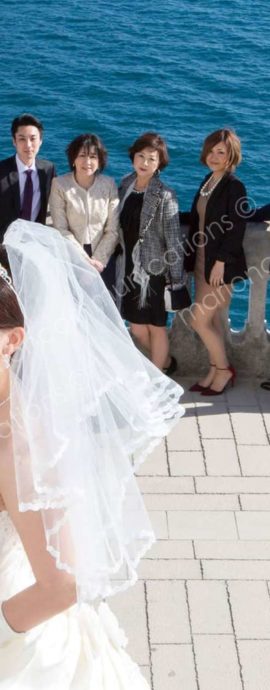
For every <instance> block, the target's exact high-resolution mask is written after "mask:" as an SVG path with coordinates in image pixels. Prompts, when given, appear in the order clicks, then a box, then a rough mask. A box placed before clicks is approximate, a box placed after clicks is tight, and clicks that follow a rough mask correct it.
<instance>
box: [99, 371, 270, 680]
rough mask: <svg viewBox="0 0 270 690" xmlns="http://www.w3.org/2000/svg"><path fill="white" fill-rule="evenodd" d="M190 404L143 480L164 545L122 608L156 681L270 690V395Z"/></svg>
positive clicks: (132, 646)
mask: <svg viewBox="0 0 270 690" xmlns="http://www.w3.org/2000/svg"><path fill="white" fill-rule="evenodd" d="M182 384H183V385H184V387H185V388H187V387H188V385H189V382H188V381H184V382H183V381H182ZM183 402H184V404H185V406H186V416H185V417H184V418H182V419H181V420H180V421H179V423H178V425H177V427H175V429H174V430H173V431H172V433H171V434H170V435H169V436H168V438H167V439H166V440H165V442H163V443H162V445H160V447H159V449H158V450H157V451H155V453H154V454H153V455H152V456H151V457H150V458H149V459H148V460H147V462H146V463H145V464H144V466H143V467H142V469H141V471H140V475H139V478H138V480H139V484H140V487H141V490H142V491H143V493H144V497H145V502H146V505H147V507H148V509H149V511H150V514H151V517H152V522H153V525H154V527H155V530H156V535H157V537H158V542H157V544H155V545H154V547H153V548H152V550H151V551H150V552H148V554H147V557H146V558H145V559H144V560H143V562H142V564H141V567H140V570H139V582H138V583H137V584H136V586H135V587H134V588H132V589H131V590H129V591H128V592H127V593H124V594H123V595H119V596H117V597H115V598H114V599H113V600H111V601H110V605H111V606H112V608H113V609H114V610H115V612H116V613H117V615H118V617H119V619H120V622H121V624H122V625H123V627H124V629H125V631H126V633H127V635H128V637H129V641H130V643H129V647H128V651H129V652H130V654H131V655H132V657H133V658H134V659H135V660H136V661H137V662H138V663H139V664H140V666H141V667H142V670H143V673H144V674H145V676H146V677H147V678H148V680H149V683H150V687H151V688H152V690H270V440H269V439H270V392H269V393H267V392H264V391H262V390H261V389H259V387H258V384H257V383H254V385H253V384H252V383H250V382H249V383H248V382H244V381H243V382H240V383H238V384H237V386H236V387H235V388H234V389H232V390H230V391H228V392H227V393H226V394H225V395H222V396H220V397H218V398H217V399H215V400H214V399H212V400H210V399H209V398H203V397H202V396H200V395H199V394H191V393H189V392H186V393H185V395H184V397H183Z"/></svg>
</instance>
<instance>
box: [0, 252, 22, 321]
mask: <svg viewBox="0 0 270 690" xmlns="http://www.w3.org/2000/svg"><path fill="white" fill-rule="evenodd" d="M1 266H2V268H5V270H6V271H7V273H8V275H9V276H10V278H11V272H10V266H9V261H8V256H7V252H6V250H5V248H4V247H3V246H0V268H1ZM23 325H24V319H23V315H22V312H21V309H20V306H19V303H18V300H17V297H16V294H15V292H14V290H13V289H12V288H11V287H10V285H9V284H8V283H7V281H6V280H5V279H4V278H1V276H0V329H1V330H2V329H8V328H16V326H23Z"/></svg>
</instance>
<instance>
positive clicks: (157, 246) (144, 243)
mask: <svg viewBox="0 0 270 690" xmlns="http://www.w3.org/2000/svg"><path fill="white" fill-rule="evenodd" d="M135 179H136V173H131V174H130V175H127V176H126V177H124V178H123V180H122V181H121V183H120V186H119V197H120V204H121V201H122V202H123V200H124V197H125V195H126V193H127V190H128V188H129V187H130V185H131V184H132V182H134V181H135ZM121 234H122V238H121V239H122V242H123V233H122V230H121ZM139 238H140V244H141V256H140V259H141V264H142V266H143V268H144V270H145V271H146V272H147V273H150V274H152V275H153V274H154V275H159V274H161V275H167V277H168V279H169V280H170V281H171V283H172V284H173V285H174V284H177V285H179V284H183V283H184V277H183V272H184V269H183V257H184V254H183V245H182V235H181V229H180V223H179V209H178V203H177V199H176V195H175V193H174V192H173V191H172V190H171V189H170V188H169V187H167V186H166V185H165V184H163V182H161V180H160V179H159V177H158V176H155V177H153V178H152V180H151V182H150V183H149V185H148V187H147V190H146V192H145V195H144V200H143V206H142V212H141V219H140V233H139Z"/></svg>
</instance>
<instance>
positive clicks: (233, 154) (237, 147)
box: [200, 129, 242, 170]
mask: <svg viewBox="0 0 270 690" xmlns="http://www.w3.org/2000/svg"><path fill="white" fill-rule="evenodd" d="M221 141H222V142H224V144H226V147H227V151H228V166H227V167H228V170H233V169H234V168H236V166H237V165H239V163H241V160H242V154H241V142H240V139H239V137H238V136H237V134H236V133H235V132H234V131H233V130H232V129H217V130H216V132H212V134H209V135H208V137H206V139H205V140H204V143H203V147H202V152H201V156H200V161H201V163H204V165H207V163H206V158H207V156H208V155H209V153H210V151H211V150H212V148H213V147H214V146H216V144H220V142H221Z"/></svg>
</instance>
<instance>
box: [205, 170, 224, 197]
mask: <svg viewBox="0 0 270 690" xmlns="http://www.w3.org/2000/svg"><path fill="white" fill-rule="evenodd" d="M213 176H214V173H213V175H211V177H209V179H208V180H206V182H205V184H204V185H203V186H202V188H201V189H200V195H201V196H209V195H210V194H211V192H213V190H214V189H215V188H216V186H217V185H218V183H219V182H220V180H221V179H222V177H223V175H220V177H218V179H217V181H216V182H215V183H214V184H213V185H212V187H210V189H209V188H208V191H207V192H206V191H205V189H206V187H208V185H209V184H210V182H211V180H212V179H213Z"/></svg>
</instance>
